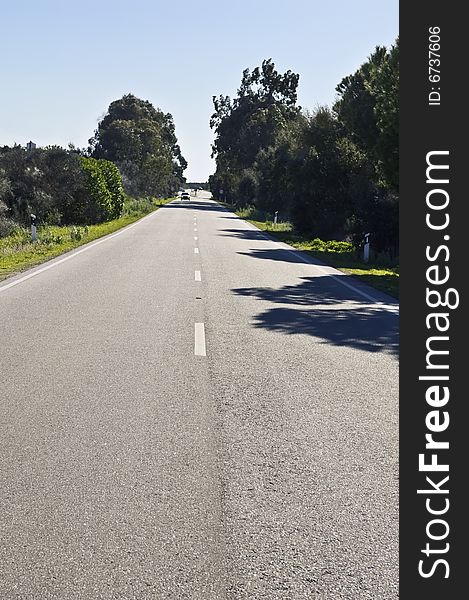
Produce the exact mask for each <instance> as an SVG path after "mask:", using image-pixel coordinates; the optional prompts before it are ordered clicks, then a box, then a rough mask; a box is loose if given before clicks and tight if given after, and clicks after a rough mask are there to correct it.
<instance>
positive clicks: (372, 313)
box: [233, 275, 399, 356]
mask: <svg viewBox="0 0 469 600" xmlns="http://www.w3.org/2000/svg"><path fill="white" fill-rule="evenodd" d="M302 280H303V281H302V283H300V284H299V285H288V286H283V287H281V288H279V289H274V288H239V289H234V290H233V292H234V293H235V294H237V295H239V296H249V297H254V298H257V299H258V300H264V301H265V302H268V303H269V304H272V303H275V304H282V305H283V306H281V307H269V308H268V309H267V310H265V311H264V312H262V313H259V314H258V315H256V316H255V318H254V326H255V327H260V328H264V329H270V330H272V331H280V332H282V333H285V334H290V335H292V334H303V335H305V334H306V335H311V336H314V337H315V338H320V339H322V340H323V343H332V344H334V345H336V346H349V347H353V348H358V349H360V350H366V351H368V352H383V353H388V354H391V355H395V356H397V354H398V352H399V328H398V326H399V322H398V316H397V307H396V311H392V310H389V309H388V307H385V306H382V305H380V304H379V303H367V301H366V300H364V299H360V298H359V296H358V295H357V294H356V293H354V291H353V290H349V289H348V288H347V287H345V286H343V285H341V284H340V282H338V281H337V280H336V279H334V278H333V277H331V276H328V275H323V276H319V277H304V278H302Z"/></svg>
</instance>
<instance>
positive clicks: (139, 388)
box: [0, 192, 398, 600]
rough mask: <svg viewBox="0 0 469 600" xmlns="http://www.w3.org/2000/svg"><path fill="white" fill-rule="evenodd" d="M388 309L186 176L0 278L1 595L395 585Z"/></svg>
mask: <svg viewBox="0 0 469 600" xmlns="http://www.w3.org/2000/svg"><path fill="white" fill-rule="evenodd" d="M199 195H200V192H199ZM69 257H70V258H69ZM49 267H50V268H49ZM30 275H33V276H30ZM397 328H398V315H397V306H396V304H395V303H394V302H393V301H392V300H391V299H390V298H388V297H386V296H384V295H382V294H380V293H379V292H377V291H375V290H372V289H371V288H367V287H365V286H362V285H359V284H358V283H355V282H354V281H353V280H351V279H350V278H348V277H346V276H343V275H341V274H340V273H338V272H337V271H334V269H331V268H329V267H323V266H320V265H315V264H312V263H310V262H305V259H304V258H303V257H302V256H301V255H300V254H299V253H296V252H292V251H291V250H289V249H288V247H286V246H285V245H284V244H281V243H278V242H274V241H272V240H269V239H267V238H265V237H264V236H263V235H262V234H261V233H260V232H259V231H258V230H256V229H255V228H253V227H252V226H251V225H249V224H248V223H246V222H245V221H242V220H240V219H238V218H236V217H235V216H234V215H233V214H232V213H229V212H228V211H225V210H224V209H222V208H221V207H220V206H219V205H217V204H215V203H214V202H212V201H210V200H208V199H207V198H201V197H199V198H197V199H196V198H192V200H191V202H190V203H189V202H186V203H181V202H173V203H171V204H169V205H167V206H166V207H165V208H162V209H160V210H159V211H157V212H156V213H154V214H153V215H151V216H149V217H147V218H145V219H144V220H142V221H141V222H139V223H138V224H136V225H134V226H131V227H130V228H128V229H126V230H124V231H121V232H119V233H118V234H117V235H116V234H114V235H112V236H109V237H108V238H105V239H104V241H100V242H98V243H93V244H90V245H89V246H85V247H82V249H81V250H80V251H79V252H76V253H72V254H70V255H66V256H65V260H64V259H63V258H61V259H57V260H55V261H52V262H51V263H47V264H46V265H43V266H41V267H38V268H36V269H34V270H32V271H29V272H27V273H26V274H22V275H20V276H18V277H15V278H12V279H8V280H6V281H5V282H3V283H2V284H1V285H0V340H1V341H0V366H1V373H2V375H1V382H2V383H1V389H0V395H1V399H0V598H1V599H2V600H13V599H15V600H19V599H22V600H23V599H24V600H46V599H60V600H74V599H80V600H81V599H83V600H94V599H106V600H107V599H122V600H124V599H129V600H130V599H139V600H146V599H150V598H152V599H153V598H157V599H159V598H171V599H179V598H181V599H183V598H193V599H200V600H212V599H213V600H215V599H225V598H226V599H249V600H255V599H269V600H277V599H282V600H283V599H303V598H313V599H328V600H329V599H330V600H336V599H342V598H346V599H351V600H352V599H353V600H358V599H360V600H366V599H379V600H387V599H391V598H397V597H398V512H397V510H398V507H397V502H398V479H397V477H398V467H397V461H398V401H397V393H398V362H397V344H398V338H397V331H398V329H397Z"/></svg>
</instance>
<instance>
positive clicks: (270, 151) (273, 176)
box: [209, 40, 399, 257]
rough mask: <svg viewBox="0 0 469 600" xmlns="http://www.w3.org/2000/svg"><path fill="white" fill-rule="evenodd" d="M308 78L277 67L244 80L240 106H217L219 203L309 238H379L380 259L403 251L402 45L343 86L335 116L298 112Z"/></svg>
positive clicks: (224, 99) (227, 101) (381, 53)
mask: <svg viewBox="0 0 469 600" xmlns="http://www.w3.org/2000/svg"><path fill="white" fill-rule="evenodd" d="M298 82H299V75H298V74H295V73H293V72H291V71H287V72H286V73H284V74H281V73H279V72H278V71H277V70H276V68H275V65H274V63H273V62H272V60H271V59H268V60H264V61H263V63H262V65H261V67H257V68H255V69H254V70H253V71H250V70H249V69H246V70H245V71H244V72H243V75H242V79H241V85H240V87H239V89H238V92H237V96H236V97H235V98H234V99H231V98H229V97H228V96H223V95H221V96H218V97H214V98H213V103H214V113H213V115H212V117H211V121H210V126H211V127H212V129H213V130H214V133H215V140H214V143H213V146H212V157H214V158H215V161H216V171H215V173H214V174H213V175H212V176H211V177H210V180H209V181H210V189H211V191H212V193H213V194H214V196H215V197H217V198H221V199H224V200H226V201H228V202H230V203H231V204H234V205H236V206H238V207H244V206H248V205H251V206H254V207H256V208H257V209H259V210H260V211H264V212H265V213H268V214H270V215H272V214H273V213H274V212H276V211H278V212H279V215H280V217H283V219H284V220H290V221H291V222H292V223H293V225H294V226H295V228H296V229H297V230H298V231H299V232H301V233H304V234H307V235H311V236H313V237H320V238H322V239H326V240H331V239H338V240H343V239H350V240H351V241H353V242H354V243H355V244H356V245H357V246H358V245H359V244H360V243H361V241H362V239H363V235H364V234H365V233H370V234H371V240H372V243H373V246H374V248H375V250H376V251H378V252H381V251H387V252H389V253H391V254H392V255H393V256H394V257H395V256H396V255H397V252H398V199H399V171H398V167H399V147H398V143H399V140H398V108H399V107H398V85H399V40H396V42H395V44H394V45H393V46H392V47H391V48H389V49H386V48H384V47H377V48H376V49H375V51H374V52H373V53H372V54H371V56H370V57H369V58H368V59H367V61H366V62H365V63H364V64H362V65H361V66H360V68H359V69H358V70H357V71H356V72H355V73H353V74H352V75H349V76H348V77H345V78H344V79H342V81H341V82H340V83H339V84H338V85H337V87H336V92H337V97H336V101H335V103H334V105H333V106H332V108H329V107H327V106H321V107H318V108H317V109H315V110H314V111H312V112H310V111H307V110H305V109H303V108H301V107H300V106H298V104H297V88H298Z"/></svg>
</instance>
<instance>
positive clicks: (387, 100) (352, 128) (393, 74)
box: [334, 40, 399, 193]
mask: <svg viewBox="0 0 469 600" xmlns="http://www.w3.org/2000/svg"><path fill="white" fill-rule="evenodd" d="M336 91H337V92H338V94H339V97H338V99H337V101H336V103H335V104H334V112H335V114H336V115H337V118H338V119H339V121H340V122H341V123H342V124H343V126H344V128H345V129H346V131H347V134H348V135H349V137H350V139H351V140H352V141H353V142H354V143H356V144H357V145H358V146H359V147H360V148H361V149H362V150H364V151H366V153H367V154H368V157H369V159H370V160H371V161H372V163H373V165H374V169H375V180H376V181H377V183H378V184H380V185H382V186H384V187H386V188H387V189H388V190H389V191H390V192H392V193H397V192H398V189H399V164H398V163H399V40H396V44H395V45H394V46H392V47H391V49H390V50H389V51H388V50H387V49H386V48H384V47H377V48H376V49H375V51H374V53H373V54H372V55H371V56H370V57H369V59H368V61H367V62H365V63H364V64H363V65H362V66H361V67H360V68H359V69H358V70H357V71H356V72H355V73H354V74H353V75H349V76H348V77H345V78H344V79H342V81H341V82H340V83H339V85H338V86H337V88H336Z"/></svg>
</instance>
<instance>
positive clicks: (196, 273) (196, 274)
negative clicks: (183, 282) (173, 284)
mask: <svg viewBox="0 0 469 600" xmlns="http://www.w3.org/2000/svg"><path fill="white" fill-rule="evenodd" d="M194 278H195V281H202V277H201V276H200V271H196V272H195V276H194Z"/></svg>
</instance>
